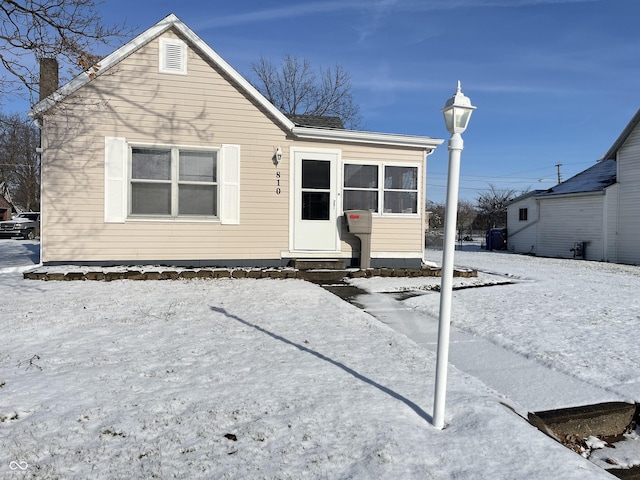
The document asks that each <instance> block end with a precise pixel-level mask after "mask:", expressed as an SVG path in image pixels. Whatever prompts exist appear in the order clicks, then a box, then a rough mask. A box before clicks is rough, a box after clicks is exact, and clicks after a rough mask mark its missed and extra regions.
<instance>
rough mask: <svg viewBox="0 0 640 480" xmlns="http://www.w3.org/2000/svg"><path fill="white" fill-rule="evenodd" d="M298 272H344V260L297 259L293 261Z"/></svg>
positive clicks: (292, 264)
mask: <svg viewBox="0 0 640 480" xmlns="http://www.w3.org/2000/svg"><path fill="white" fill-rule="evenodd" d="M291 266H292V267H293V268H295V269H296V270H344V269H345V265H344V260H340V259H335V258H296V259H293V260H291Z"/></svg>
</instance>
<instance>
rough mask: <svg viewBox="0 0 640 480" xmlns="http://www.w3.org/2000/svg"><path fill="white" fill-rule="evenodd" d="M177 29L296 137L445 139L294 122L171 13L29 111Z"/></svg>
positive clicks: (413, 143) (429, 145) (402, 142)
mask: <svg viewBox="0 0 640 480" xmlns="http://www.w3.org/2000/svg"><path fill="white" fill-rule="evenodd" d="M171 28H174V29H176V30H177V31H178V32H179V33H180V34H181V35H182V36H183V37H184V38H185V39H186V40H187V41H188V42H189V43H191V45H192V46H195V47H196V48H198V49H199V50H200V52H201V53H202V54H203V55H204V56H205V57H207V58H208V59H209V60H210V61H211V62H212V63H213V64H214V65H216V66H217V67H218V68H220V69H221V70H222V71H223V72H224V73H225V74H226V75H228V76H229V78H231V79H232V81H233V82H235V83H236V85H237V86H238V87H240V88H241V89H242V90H244V92H246V94H247V95H248V96H249V97H250V98H252V99H253V100H255V101H256V102H257V103H258V104H259V105H260V106H261V107H263V108H264V109H265V110H266V111H267V112H269V114H270V115H271V116H272V118H273V119H274V120H275V122H276V123H277V124H279V125H280V126H281V127H282V128H283V129H284V130H286V131H288V132H290V133H292V134H293V135H294V136H295V137H298V138H304V139H313V140H331V141H347V142H355V143H373V144H382V145H395V146H405V147H419V148H424V149H425V150H427V153H431V152H432V151H433V150H434V149H435V148H436V147H437V146H438V145H440V144H442V143H443V141H444V140H441V139H436V138H431V137H426V136H425V137H423V136H414V135H397V134H388V133H377V132H364V131H357V130H349V131H347V130H343V129H339V128H335V127H334V128H319V127H318V126H317V125H312V126H307V125H304V126H303V125H297V124H296V123H295V122H293V121H292V120H290V119H289V118H287V116H286V115H285V114H283V113H282V112H280V110H278V109H277V108H276V107H275V106H274V105H273V104H272V103H271V102H269V101H268V100H267V99H266V98H265V97H264V96H263V95H262V94H261V93H260V92H259V91H258V90H257V89H256V88H255V87H254V86H253V85H251V83H250V82H249V81H247V80H246V79H245V78H244V77H243V76H242V75H240V74H239V73H238V72H237V71H236V70H235V69H234V68H233V67H231V65H229V64H228V63H227V62H226V61H225V60H224V59H223V58H222V57H221V56H220V55H218V54H217V53H216V52H215V51H214V50H213V49H212V48H211V47H210V46H209V45H207V44H206V43H205V42H204V41H203V40H202V39H201V38H200V37H198V35H196V34H195V33H194V32H193V31H192V30H191V29H190V28H189V27H187V26H186V25H185V24H184V23H183V22H182V21H181V20H180V19H178V17H177V16H176V15H174V14H170V15H168V16H167V17H165V18H164V19H162V20H160V21H159V22H158V23H156V24H155V25H154V26H152V27H151V28H149V29H148V30H146V31H144V32H142V33H141V34H140V35H138V36H137V37H135V38H134V39H133V40H131V41H130V42H128V43H126V44H125V45H123V46H122V47H120V48H118V49H117V50H116V51H114V52H113V53H111V54H109V55H107V56H106V57H104V58H103V59H102V60H101V61H100V62H99V63H97V64H96V67H98V70H97V72H96V71H94V70H93V69H89V70H88V71H85V72H82V73H81V74H79V75H77V76H76V77H75V78H73V79H72V80H71V81H69V82H68V83H66V84H65V85H63V86H62V87H60V88H58V89H57V90H56V91H55V92H53V93H52V94H51V95H49V96H48V97H46V98H44V99H42V100H41V101H39V102H38V103H36V104H35V105H34V106H33V107H32V108H31V110H30V111H29V112H28V113H29V115H30V116H32V117H37V116H39V115H41V114H43V113H44V112H46V111H47V110H48V109H50V108H51V107H53V106H54V105H56V104H57V103H58V102H60V101H62V100H64V99H65V98H66V97H67V96H69V95H71V94H72V93H74V92H76V91H77V90H78V89H80V88H81V87H83V86H84V85H86V84H87V83H89V82H91V81H92V80H93V79H94V78H97V77H99V76H100V75H101V74H103V73H104V72H106V71H107V70H109V69H110V68H111V67H113V66H114V65H116V64H117V63H118V62H120V61H121V60H122V59H123V58H125V57H127V56H129V55H131V54H132V53H134V52H135V51H137V50H138V49H140V48H141V47H142V46H143V45H145V44H147V43H149V42H150V41H152V40H153V39H155V38H157V37H158V36H160V35H162V34H163V33H164V32H166V31H167V30H169V29H171Z"/></svg>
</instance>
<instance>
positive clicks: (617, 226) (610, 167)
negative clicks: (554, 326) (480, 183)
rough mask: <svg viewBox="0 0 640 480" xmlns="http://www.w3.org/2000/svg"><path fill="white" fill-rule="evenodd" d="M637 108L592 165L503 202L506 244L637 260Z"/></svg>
mask: <svg viewBox="0 0 640 480" xmlns="http://www.w3.org/2000/svg"><path fill="white" fill-rule="evenodd" d="M639 122H640V110H639V111H638V112H637V113H636V114H635V115H634V117H633V118H632V119H631V121H630V122H629V124H628V125H627V126H626V127H625V129H624V130H623V132H622V133H621V134H620V136H619V137H618V138H617V139H616V141H615V142H614V144H613V145H612V146H611V148H609V150H608V151H607V153H606V154H605V155H604V156H603V157H602V158H601V159H600V160H599V161H598V162H597V163H596V164H595V165H593V166H591V167H589V168H588V169H586V170H584V171H583V172H580V173H578V174H577V175H575V176H574V177H572V178H570V179H568V180H567V181H565V182H562V183H560V184H558V185H556V186H554V187H552V188H550V189H549V190H543V191H535V192H530V193H528V194H525V195H522V196H520V197H518V198H516V199H514V200H513V201H512V202H511V203H510V204H509V205H508V207H507V225H508V248H509V250H511V251H513V252H518V253H532V254H536V255H540V256H546V257H559V258H586V259H588V260H596V261H606V262H614V263H627V264H640V243H639V242H638V238H640V129H639V128H638V123H639Z"/></svg>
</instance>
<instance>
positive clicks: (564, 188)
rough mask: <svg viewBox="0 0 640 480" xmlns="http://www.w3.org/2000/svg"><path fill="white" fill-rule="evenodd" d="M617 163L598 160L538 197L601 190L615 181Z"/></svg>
mask: <svg viewBox="0 0 640 480" xmlns="http://www.w3.org/2000/svg"><path fill="white" fill-rule="evenodd" d="M616 169H617V164H616V161H615V160H600V161H598V162H597V163H596V164H595V165H593V166H591V167H589V168H587V169H586V170H584V171H582V172H580V173H578V174H577V175H574V176H573V177H571V178H570V179H569V180H566V181H564V182H562V183H559V184H558V185H556V186H555V187H552V188H550V189H549V190H545V191H543V192H542V193H540V194H538V195H537V196H539V197H544V196H550V195H565V194H568V193H594V192H601V191H603V190H604V189H605V188H607V187H608V186H609V185H612V184H614V183H616Z"/></svg>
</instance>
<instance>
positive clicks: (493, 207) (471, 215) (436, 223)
mask: <svg viewBox="0 0 640 480" xmlns="http://www.w3.org/2000/svg"><path fill="white" fill-rule="evenodd" d="M522 193H525V192H516V190H513V189H499V188H497V187H496V186H495V185H493V184H489V186H488V188H487V189H486V190H485V191H482V192H480V194H479V195H478V197H477V198H476V200H475V202H472V201H469V200H460V201H459V202H458V219H457V222H456V230H457V231H458V233H459V235H460V236H464V235H465V232H470V231H472V230H483V231H486V230H489V229H491V228H500V227H506V226H507V203H508V202H510V201H511V200H513V199H514V198H516V197H517V196H518V195H520V194H522ZM427 211H428V212H431V214H430V215H429V228H432V229H438V228H444V213H445V204H444V203H435V202H427Z"/></svg>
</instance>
